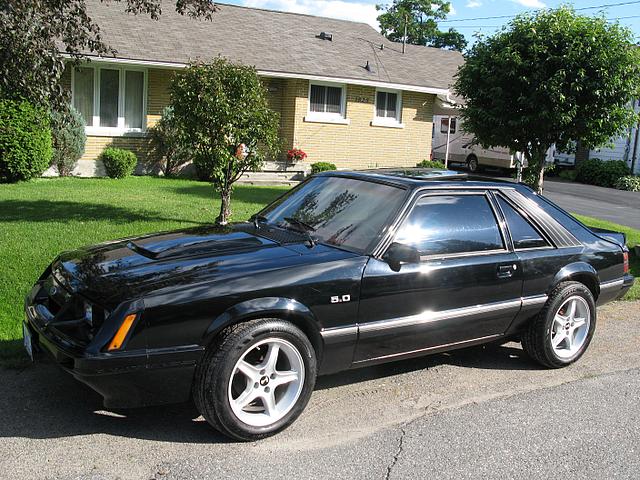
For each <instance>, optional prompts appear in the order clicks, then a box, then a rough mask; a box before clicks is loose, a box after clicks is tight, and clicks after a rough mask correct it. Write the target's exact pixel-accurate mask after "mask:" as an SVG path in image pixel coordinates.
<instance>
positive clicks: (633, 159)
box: [631, 99, 640, 174]
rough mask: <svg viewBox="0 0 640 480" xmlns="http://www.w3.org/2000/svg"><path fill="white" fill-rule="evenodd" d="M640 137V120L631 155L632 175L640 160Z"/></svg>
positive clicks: (639, 102) (639, 103)
mask: <svg viewBox="0 0 640 480" xmlns="http://www.w3.org/2000/svg"><path fill="white" fill-rule="evenodd" d="M638 106H640V99H639V100H638ZM639 136H640V120H638V124H637V125H636V138H635V140H634V141H633V154H632V155H631V173H632V174H635V173H636V160H637V159H638V137H639Z"/></svg>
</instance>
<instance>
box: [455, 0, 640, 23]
mask: <svg viewBox="0 0 640 480" xmlns="http://www.w3.org/2000/svg"><path fill="white" fill-rule="evenodd" d="M638 3H640V2H638ZM631 18H640V15H629V16H626V17H612V18H607V21H608V22H612V21H614V20H628V19H631ZM501 26H502V25H456V26H455V28H500V27H501Z"/></svg>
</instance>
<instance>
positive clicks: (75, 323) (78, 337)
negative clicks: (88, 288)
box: [32, 276, 107, 346]
mask: <svg viewBox="0 0 640 480" xmlns="http://www.w3.org/2000/svg"><path fill="white" fill-rule="evenodd" d="M32 306H33V307H34V309H35V311H36V312H37V313H38V315H39V317H40V320H41V321H42V322H43V325H44V328H45V329H47V330H52V331H54V333H55V334H57V335H58V336H60V337H62V338H65V339H67V340H68V341H70V342H71V343H74V344H76V345H80V346H84V345H87V344H88V343H89V342H90V341H91V340H92V339H93V337H94V335H95V334H96V333H97V331H98V329H99V328H100V326H101V325H102V323H103V322H104V320H105V317H106V316H107V312H106V311H105V310H104V309H103V308H102V307H100V306H98V305H96V304H94V303H92V302H90V301H88V300H87V299H85V298H83V297H82V296H80V295H77V294H72V293H70V292H69V291H67V290H66V289H65V288H64V287H63V286H62V285H60V284H59V283H58V282H57V281H56V280H55V279H54V278H53V277H52V276H49V277H47V278H46V279H45V280H44V281H43V282H42V288H41V289H40V291H39V293H38V294H37V295H36V297H35V298H34V302H33V305H32Z"/></svg>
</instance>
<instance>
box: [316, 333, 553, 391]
mask: <svg viewBox="0 0 640 480" xmlns="http://www.w3.org/2000/svg"><path fill="white" fill-rule="evenodd" d="M442 365H456V366H459V367H465V368H478V369H484V370H540V369H541V368H542V367H540V366H539V365H538V364H537V363H535V362H534V361H533V360H531V359H530V358H529V357H528V356H527V354H526V353H524V351H523V350H522V349H521V348H520V347H519V346H516V344H515V343H510V344H505V345H498V344H486V345H480V346H476V347H469V348H465V349H460V350H452V351H449V352H445V353H439V354H434V355H427V356H423V357H416V358H410V359H407V360H401V361H397V362H390V363H384V364H381V365H375V366H371V367H364V368H358V369H354V370H347V371H346V372H340V373H336V374H333V375H327V376H324V377H320V378H318V381H317V383H316V390H323V389H327V388H333V387H338V386H342V385H348V384H350V383H357V382H364V381H367V380H374V379H381V378H386V377H392V376H396V375H402V374H405V373H410V372H414V371H417V370H425V369H429V368H433V367H438V366H442Z"/></svg>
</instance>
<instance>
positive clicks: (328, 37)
mask: <svg viewBox="0 0 640 480" xmlns="http://www.w3.org/2000/svg"><path fill="white" fill-rule="evenodd" d="M318 38H319V39H320V40H329V41H330V42H332V41H333V33H329V32H320V35H318Z"/></svg>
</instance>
